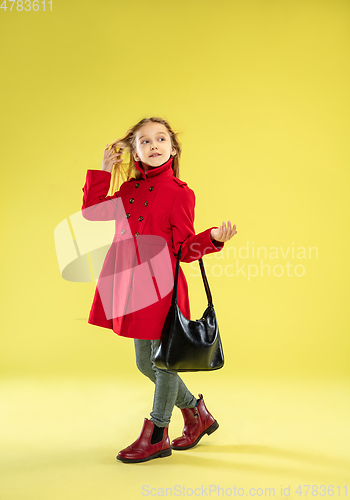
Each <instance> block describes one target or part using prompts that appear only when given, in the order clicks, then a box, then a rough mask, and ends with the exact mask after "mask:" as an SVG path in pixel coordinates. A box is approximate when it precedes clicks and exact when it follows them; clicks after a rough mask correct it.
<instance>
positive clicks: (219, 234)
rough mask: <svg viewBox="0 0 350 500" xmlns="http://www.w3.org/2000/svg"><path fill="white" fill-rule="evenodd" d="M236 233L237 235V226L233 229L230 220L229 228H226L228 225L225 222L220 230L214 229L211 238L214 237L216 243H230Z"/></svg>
mask: <svg viewBox="0 0 350 500" xmlns="http://www.w3.org/2000/svg"><path fill="white" fill-rule="evenodd" d="M236 233H237V231H236V224H234V225H233V226H232V227H231V221H230V220H229V221H228V224H227V226H226V223H225V221H224V222H223V223H222V224H221V226H220V227H219V228H217V229H212V230H211V231H210V236H211V237H212V239H213V240H216V241H228V240H230V239H231V238H232V237H233V236H234V235H235V234H236Z"/></svg>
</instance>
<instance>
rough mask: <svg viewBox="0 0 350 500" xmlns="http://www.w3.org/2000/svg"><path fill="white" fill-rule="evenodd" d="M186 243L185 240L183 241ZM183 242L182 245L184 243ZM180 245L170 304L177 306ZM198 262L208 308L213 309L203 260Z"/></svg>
mask: <svg viewBox="0 0 350 500" xmlns="http://www.w3.org/2000/svg"><path fill="white" fill-rule="evenodd" d="M184 241H186V240H184ZM184 241H183V242H182V243H184ZM182 243H181V245H180V248H179V251H178V254H177V259H176V270H175V279H174V290H173V297H172V303H173V304H177V285H178V279H179V269H180V258H181V247H182ZM198 261H199V267H200V269H201V274H202V279H203V283H204V288H205V293H206V294H207V298H208V307H213V299H212V296H211V292H210V288H209V283H208V280H207V275H206V274H205V269H204V264H203V259H202V257H201V258H200V259H198Z"/></svg>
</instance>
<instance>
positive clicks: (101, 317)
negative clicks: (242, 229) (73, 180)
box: [82, 157, 224, 339]
mask: <svg viewBox="0 0 350 500" xmlns="http://www.w3.org/2000/svg"><path fill="white" fill-rule="evenodd" d="M172 162H173V158H172V157H170V158H169V160H168V161H167V162H165V163H163V165H160V166H159V167H155V168H152V169H150V170H148V171H147V172H146V173H145V172H144V170H143V168H142V163H141V162H140V161H138V162H135V166H136V168H137V170H138V171H139V172H141V174H142V178H140V179H134V178H132V179H129V180H128V181H126V182H124V183H123V184H122V185H121V186H120V189H119V191H117V192H116V193H114V195H113V196H106V195H107V193H108V190H109V187H110V181H111V174H110V173H109V172H106V171H103V170H88V171H87V174H86V182H85V185H84V187H83V188H82V189H83V192H84V195H83V205H82V214H83V217H84V218H85V219H87V220H92V221H96V220H116V225H115V236H114V239H113V243H112V245H111V247H110V248H109V250H108V252H107V255H106V258H105V261H104V264H103V268H102V271H101V273H100V276H99V279H98V282H97V288H96V291H95V295H94V299H93V303H92V307H91V311H90V315H89V319H88V323H90V324H92V325H96V326H100V327H103V328H110V329H112V330H113V331H114V332H115V333H116V334H118V335H121V336H123V337H130V338H137V339H159V338H160V336H161V333H162V328H163V325H164V321H165V318H166V315H167V313H168V311H169V307H170V304H171V298H172V287H173V283H174V276H175V267H176V256H177V253H178V250H179V247H180V244H181V242H184V243H183V244H182V247H181V262H193V261H195V260H198V259H199V258H200V257H202V256H203V255H205V254H208V253H213V252H219V251H220V250H221V249H222V248H223V246H224V243H223V242H218V241H215V244H214V242H213V240H212V239H211V237H210V232H211V230H212V229H213V228H216V227H217V226H213V227H210V228H208V229H206V230H205V231H202V232H201V233H198V234H195V230H194V227H193V221H194V208H195V194H194V192H193V190H192V189H190V188H189V187H188V186H187V184H186V182H183V181H181V180H180V179H178V178H177V177H175V176H174V174H173V170H172ZM118 200H121V201H122V203H121V204H120V201H118ZM118 203H119V208H118ZM117 214H119V216H117ZM147 238H148V240H147ZM141 242H142V244H141ZM162 249H163V251H162ZM156 254H158V256H160V255H161V254H162V255H163V260H161V259H158V261H156V259H155V256H156ZM152 257H153V259H152ZM146 261H147V263H148V264H147V266H146V268H147V273H148V274H146V273H143V274H142V273H140V272H139V273H138V270H141V268H142V265H141V264H145V265H146ZM151 262H152V265H150V263H151ZM157 262H158V264H157ZM198 267H199V266H198ZM143 268H144V267H143ZM149 269H153V273H152V272H151V274H150V273H149ZM135 270H136V271H135ZM169 270H170V271H169ZM167 272H168V274H167ZM146 276H149V279H148V278H146ZM157 276H158V278H157ZM166 276H170V279H171V287H170V288H169V279H167V278H166ZM136 278H137V279H136ZM137 283H138V285H137ZM157 285H158V286H157ZM140 288H141V289H142V290H141V292H142V293H141V294H140V293H138V290H139V291H140ZM101 297H102V299H101ZM178 305H179V308H180V310H181V312H182V314H184V316H185V317H187V318H188V319H191V317H190V304H189V296H188V287H187V281H186V278H185V275H184V273H183V271H182V269H181V267H180V271H179V281H178Z"/></svg>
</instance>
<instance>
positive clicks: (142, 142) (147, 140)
mask: <svg viewBox="0 0 350 500" xmlns="http://www.w3.org/2000/svg"><path fill="white" fill-rule="evenodd" d="M159 139H162V140H163V141H165V138H164V137H159ZM144 142H148V140H147V139H145V140H144V141H142V142H141V144H143V143H144Z"/></svg>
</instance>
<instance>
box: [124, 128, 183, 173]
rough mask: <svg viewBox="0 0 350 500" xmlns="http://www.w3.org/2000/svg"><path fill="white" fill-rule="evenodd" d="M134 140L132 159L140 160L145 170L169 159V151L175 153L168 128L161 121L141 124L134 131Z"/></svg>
mask: <svg viewBox="0 0 350 500" xmlns="http://www.w3.org/2000/svg"><path fill="white" fill-rule="evenodd" d="M135 142H136V147H135V150H134V151H133V155H134V159H135V161H138V160H141V163H142V165H143V167H144V170H145V171H147V170H149V169H150V168H152V167H159V166H160V165H162V164H163V163H165V162H166V161H168V160H169V158H170V154H171V153H172V154H175V153H176V149H175V148H173V147H172V145H171V138H170V135H169V132H168V129H167V128H166V126H165V125H163V124H162V123H158V122H148V123H146V124H145V125H143V126H142V127H141V128H140V129H139V130H138V131H137V132H136V140H135Z"/></svg>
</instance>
